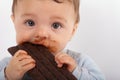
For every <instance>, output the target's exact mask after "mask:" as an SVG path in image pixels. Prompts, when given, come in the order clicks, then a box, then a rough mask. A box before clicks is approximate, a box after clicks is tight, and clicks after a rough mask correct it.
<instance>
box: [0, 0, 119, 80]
mask: <svg viewBox="0 0 120 80" xmlns="http://www.w3.org/2000/svg"><path fill="white" fill-rule="evenodd" d="M11 3H12V0H0V60H2V59H3V58H4V57H6V56H9V54H7V51H6V50H7V48H8V47H10V46H13V45H15V44H16V43H15V30H14V27H13V23H12V21H11V19H10V14H11ZM80 14H81V20H80V25H79V27H78V30H77V33H76V34H75V36H74V37H73V39H72V41H71V42H70V43H69V45H68V46H67V47H68V48H71V49H72V50H75V51H79V52H82V53H85V54H88V55H89V56H91V57H92V58H93V59H94V61H95V62H96V63H97V64H98V65H99V67H100V68H101V70H102V72H103V73H104V75H105V77H106V80H120V0H81V8H80Z"/></svg>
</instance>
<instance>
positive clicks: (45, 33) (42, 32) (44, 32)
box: [35, 28, 49, 39]
mask: <svg viewBox="0 0 120 80" xmlns="http://www.w3.org/2000/svg"><path fill="white" fill-rule="evenodd" d="M35 37H36V38H41V39H47V38H48V37H49V30H48V29H47V28H39V29H37V30H36V32H35Z"/></svg>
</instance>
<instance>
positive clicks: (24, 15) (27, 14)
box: [21, 13, 35, 17]
mask: <svg viewBox="0 0 120 80" xmlns="http://www.w3.org/2000/svg"><path fill="white" fill-rule="evenodd" d="M26 16H31V17H35V15H34V14H29V13H25V14H22V15H21V17H26Z"/></svg>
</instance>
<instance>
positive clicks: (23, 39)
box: [16, 35, 30, 44]
mask: <svg viewBox="0 0 120 80" xmlns="http://www.w3.org/2000/svg"><path fill="white" fill-rule="evenodd" d="M29 41H30V38H29V37H28V36H24V35H23V36H17V39H16V42H17V44H21V43H23V42H29Z"/></svg>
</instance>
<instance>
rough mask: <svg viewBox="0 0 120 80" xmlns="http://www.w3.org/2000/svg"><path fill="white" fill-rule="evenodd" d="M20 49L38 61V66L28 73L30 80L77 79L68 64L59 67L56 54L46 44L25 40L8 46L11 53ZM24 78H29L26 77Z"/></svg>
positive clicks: (25, 79)
mask: <svg viewBox="0 0 120 80" xmlns="http://www.w3.org/2000/svg"><path fill="white" fill-rule="evenodd" d="M18 50H25V51H26V52H27V53H28V54H29V55H30V56H31V57H32V58H33V59H34V60H35V61H36V66H35V67H34V68H33V69H31V70H29V71H28V72H27V73H26V74H27V75H28V76H29V77H31V79H29V80H77V79H76V78H75V76H74V75H72V73H71V72H69V71H68V70H67V66H66V65H63V67H62V68H58V67H57V63H56V62H55V60H54V55H52V53H51V52H50V51H49V50H48V49H47V48H46V47H45V46H43V45H37V44H32V43H29V42H25V43H23V44H20V45H17V46H14V47H10V48H8V51H9V52H10V54H11V55H14V54H15V52H16V51H18ZM24 80H27V78H25V77H24Z"/></svg>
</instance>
